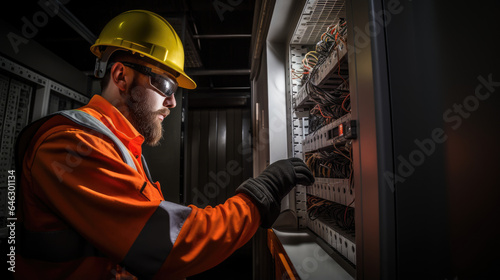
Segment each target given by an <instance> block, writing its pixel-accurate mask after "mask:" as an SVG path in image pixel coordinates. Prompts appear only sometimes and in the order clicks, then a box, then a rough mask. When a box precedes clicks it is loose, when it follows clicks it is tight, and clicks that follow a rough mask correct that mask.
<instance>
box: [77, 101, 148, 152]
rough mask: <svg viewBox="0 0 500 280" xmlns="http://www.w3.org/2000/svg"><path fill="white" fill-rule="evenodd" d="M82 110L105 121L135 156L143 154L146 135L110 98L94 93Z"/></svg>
mask: <svg viewBox="0 0 500 280" xmlns="http://www.w3.org/2000/svg"><path fill="white" fill-rule="evenodd" d="M80 110H82V111H84V112H86V113H89V114H91V115H92V116H94V117H96V118H97V119H99V120H100V121H101V122H102V123H104V125H106V126H107V127H108V128H109V129H110V130H111V132H113V133H114V134H115V135H116V137H118V139H120V141H122V143H123V144H124V145H125V146H126V147H127V148H128V149H129V150H130V151H131V152H132V154H133V155H134V156H136V157H139V156H140V155H141V153H142V148H141V146H142V143H144V137H143V136H142V135H141V134H140V133H139V132H138V131H137V130H136V129H135V127H134V126H133V125H132V124H131V123H130V122H129V121H128V119H127V118H125V116H124V115H123V114H122V113H121V112H120V111H119V110H118V109H117V108H116V107H115V106H113V105H112V104H111V103H110V102H109V101H108V100H106V99H105V98H103V97H102V96H100V95H94V96H93V97H92V99H91V100H90V101H89V103H88V104H87V105H86V106H84V107H82V108H80Z"/></svg>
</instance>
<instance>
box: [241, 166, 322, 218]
mask: <svg viewBox="0 0 500 280" xmlns="http://www.w3.org/2000/svg"><path fill="white" fill-rule="evenodd" d="M312 183H314V176H313V175H312V173H311V171H310V170H309V168H308V167H307V165H306V164H305V163H304V162H303V161H302V160H301V159H299V158H290V159H283V160H279V161H277V162H274V163H273V164H271V165H269V166H268V167H267V168H266V169H265V170H264V171H262V173H261V174H260V175H259V176H257V177H256V178H253V179H248V180H246V181H245V182H243V184H241V185H240V186H239V187H238V188H237V189H236V193H244V194H246V195H248V196H249V197H250V198H251V199H252V200H253V201H254V203H255V204H256V205H257V208H258V209H259V213H260V218H261V226H262V227H263V228H270V227H271V226H272V225H273V223H274V221H275V220H276V219H277V218H278V215H279V212H280V208H281V200H282V199H283V197H284V196H285V195H286V194H287V193H288V192H290V190H291V189H292V188H293V187H295V185H299V184H300V185H304V186H308V185H311V184H312Z"/></svg>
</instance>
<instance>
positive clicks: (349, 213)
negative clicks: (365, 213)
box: [307, 195, 355, 234]
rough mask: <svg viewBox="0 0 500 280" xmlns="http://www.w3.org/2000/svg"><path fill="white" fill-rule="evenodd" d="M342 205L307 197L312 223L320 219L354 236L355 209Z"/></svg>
mask: <svg viewBox="0 0 500 280" xmlns="http://www.w3.org/2000/svg"><path fill="white" fill-rule="evenodd" d="M353 202H354V200H353V201H352V202H351V203H350V204H349V205H348V206H345V205H342V204H339V203H336V202H333V201H329V200H325V199H322V198H319V197H316V196H312V195H308V196H307V214H308V216H309V219H310V220H311V221H314V220H316V219H318V218H321V220H323V221H325V222H329V223H333V224H335V225H336V226H337V227H338V228H341V229H343V230H344V231H346V232H347V233H351V234H354V232H355V223H354V208H352V207H350V205H351V204H352V203H353Z"/></svg>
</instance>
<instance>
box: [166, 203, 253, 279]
mask: <svg viewBox="0 0 500 280" xmlns="http://www.w3.org/2000/svg"><path fill="white" fill-rule="evenodd" d="M189 207H191V208H192V209H193V212H192V213H191V214H190V216H189V217H188V219H187V220H186V222H185V223H184V226H183V227H182V229H181V232H180V233H179V237H178V238H177V241H176V242H175V244H174V247H173V249H172V251H171V253H170V255H169V256H168V258H167V261H166V263H165V265H164V266H163V267H162V270H161V271H160V273H159V274H158V277H157V279H167V278H166V277H167V276H168V279H184V278H185V277H187V276H191V275H194V274H197V273H200V272H203V271H205V270H207V269H209V268H212V267H214V266H215V265H217V264H219V263H220V262H222V261H223V260H225V259H226V258H227V257H229V256H230V255H231V254H232V253H233V252H234V251H235V250H236V249H238V248H240V247H241V246H243V245H244V244H245V243H246V242H248V241H249V240H250V239H251V238H252V236H253V235H254V234H255V232H256V231H257V228H258V227H259V225H260V216H259V212H258V210H257V207H256V206H255V205H254V204H253V203H252V201H251V200H250V198H248V197H247V196H246V195H244V194H238V195H235V196H233V197H231V198H229V199H227V200H226V202H225V203H224V204H222V205H218V206H216V207H213V208H212V207H210V206H207V207H205V208H204V209H200V208H197V207H196V206H193V205H190V206H189Z"/></svg>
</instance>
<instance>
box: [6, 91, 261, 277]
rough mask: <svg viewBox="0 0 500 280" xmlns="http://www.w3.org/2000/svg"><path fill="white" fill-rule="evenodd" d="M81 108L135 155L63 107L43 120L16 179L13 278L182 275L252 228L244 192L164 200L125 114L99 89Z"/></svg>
mask: <svg viewBox="0 0 500 280" xmlns="http://www.w3.org/2000/svg"><path fill="white" fill-rule="evenodd" d="M79 110H80V111H83V112H85V113H87V114H89V115H91V116H93V117H95V118H96V119H97V120H99V121H100V122H102V124H104V125H105V126H106V127H107V128H108V129H109V130H110V131H111V132H112V133H113V134H114V135H115V136H116V138H118V140H119V141H121V143H123V145H124V146H125V147H126V151H125V154H127V153H128V155H130V156H128V155H127V157H128V158H129V160H130V161H131V162H133V164H132V163H127V162H126V161H125V160H124V155H123V152H121V151H120V149H119V148H118V147H117V146H118V145H117V144H116V143H115V142H114V141H113V140H112V139H111V138H110V137H108V136H103V134H101V133H100V132H97V131H96V130H93V129H90V128H87V127H85V125H80V124H77V123H75V122H74V121H72V120H70V119H68V118H67V117H65V116H62V115H56V116H54V117H52V118H50V119H49V120H48V121H47V122H45V123H44V124H43V125H42V126H41V127H40V128H39V129H38V132H37V133H36V135H35V136H34V137H33V140H31V144H30V145H29V148H28V149H27V151H26V153H25V154H24V161H23V162H22V177H21V178H19V180H20V189H21V190H20V194H19V195H20V200H19V202H20V206H21V209H20V211H19V213H18V219H19V221H20V222H22V223H23V228H24V229H23V230H22V232H23V234H22V235H23V236H24V237H23V238H21V237H19V239H20V240H19V242H20V246H21V245H22V246H21V247H22V249H20V250H21V255H18V256H17V259H16V273H15V276H16V278H19V279H106V280H108V279H111V278H113V277H114V276H113V275H116V274H117V273H119V271H124V270H125V271H130V272H131V273H132V274H134V275H136V276H138V277H139V279H143V278H146V279H147V278H155V279H183V278H185V277H187V276H189V275H193V274H197V273H199V272H202V271H204V270H206V269H209V268H211V267H213V266H215V265H216V264H218V263H220V262H221V261H222V260H224V259H225V258H227V257H228V256H229V255H230V254H231V253H233V252H234V251H235V250H236V249H237V248H239V247H241V246H242V245H244V244H245V243H246V242H247V241H248V240H250V238H251V237H252V236H253V235H254V233H255V232H256V230H257V228H258V227H259V225H260V216H259V212H258V210H257V207H256V206H255V205H254V204H253V203H252V201H251V200H250V199H249V198H248V197H247V196H246V195H244V194H238V195H235V196H233V197H231V198H229V199H228V200H227V201H226V202H225V203H224V204H222V205H219V206H216V207H210V206H208V207H206V208H204V209H201V208H198V207H196V206H194V205H189V207H186V206H182V205H178V204H174V203H171V202H167V201H165V200H164V198H163V195H162V193H161V189H160V184H159V183H158V182H151V181H150V179H148V177H149V176H148V174H146V173H147V172H145V171H144V168H143V161H142V160H141V157H142V150H141V145H142V143H143V141H144V138H143V137H142V135H140V134H139V133H138V132H137V131H136V130H135V128H134V127H133V126H132V125H131V124H130V123H129V122H128V120H127V119H126V118H125V117H124V116H123V115H122V114H121V113H120V112H119V111H118V110H117V109H116V108H115V107H114V106H112V105H111V104H110V103H109V102H108V101H107V100H105V99H104V98H102V97H101V96H98V95H96V96H94V97H93V98H92V99H91V101H90V102H89V104H88V105H86V106H84V107H82V108H80V109H79ZM104 135H105V134H104ZM134 165H135V168H134V167H133V166H134Z"/></svg>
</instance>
